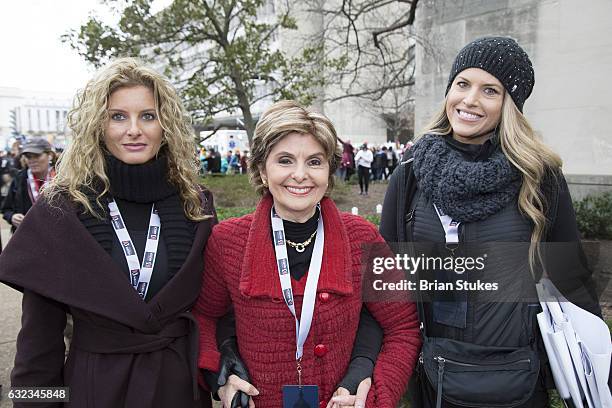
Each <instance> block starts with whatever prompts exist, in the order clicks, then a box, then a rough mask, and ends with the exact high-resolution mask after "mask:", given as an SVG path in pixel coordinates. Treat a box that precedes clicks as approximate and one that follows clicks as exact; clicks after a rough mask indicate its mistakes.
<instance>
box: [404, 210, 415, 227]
mask: <svg viewBox="0 0 612 408" xmlns="http://www.w3.org/2000/svg"><path fill="white" fill-rule="evenodd" d="M413 218H414V209H412V210H410V211H408V213H406V219H405V222H406V224H408V223H409V222H410V221H412V219H413Z"/></svg>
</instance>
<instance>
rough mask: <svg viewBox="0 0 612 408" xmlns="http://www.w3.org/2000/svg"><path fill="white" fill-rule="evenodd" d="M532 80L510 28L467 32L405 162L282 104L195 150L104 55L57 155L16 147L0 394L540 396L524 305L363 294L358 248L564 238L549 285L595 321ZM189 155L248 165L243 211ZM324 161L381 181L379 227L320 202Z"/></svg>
mask: <svg viewBox="0 0 612 408" xmlns="http://www.w3.org/2000/svg"><path fill="white" fill-rule="evenodd" d="M533 84H534V72H533V68H532V65H531V61H530V60H529V57H528V56H527V54H526V53H525V52H524V51H523V49H522V48H521V47H520V46H519V45H518V44H517V43H516V42H515V41H514V40H512V39H509V38H503V37H494V38H484V39H480V40H477V41H474V42H472V43H470V44H468V45H467V46H466V47H465V48H464V49H463V50H461V52H460V53H459V55H458V56H457V58H456V60H455V63H454V65H453V67H452V69H451V72H450V75H449V81H448V86H447V89H446V94H445V97H444V102H443V104H442V106H441V108H440V111H439V112H438V114H437V115H436V116H435V117H434V118H433V120H432V124H431V125H429V126H428V127H427V130H426V132H425V134H424V135H422V137H420V138H419V139H418V140H417V141H416V143H415V144H414V145H413V146H412V147H411V148H410V149H409V150H407V151H406V152H402V153H403V157H402V158H401V159H400V154H399V152H398V151H397V149H394V148H389V146H385V147H386V148H385V147H381V148H380V149H370V148H368V146H367V145H366V144H364V145H362V146H360V148H359V149H357V150H355V149H354V148H353V146H352V145H351V144H350V142H348V141H346V142H343V143H342V144H340V141H339V139H338V137H337V132H336V129H335V127H334V125H333V123H332V122H331V121H330V120H329V119H328V118H327V117H326V116H325V115H323V114H321V113H317V112H315V111H313V110H310V109H308V108H306V107H303V106H300V105H299V104H298V103H296V102H293V101H280V102H277V103H274V104H273V105H272V106H270V107H269V108H268V109H267V110H265V112H264V113H263V114H262V116H261V118H260V119H259V121H258V123H257V126H256V129H255V134H254V137H253V141H252V144H251V146H250V149H251V150H250V152H249V154H248V155H247V154H246V152H237V151H234V152H227V154H226V155H225V156H224V157H221V156H220V155H219V153H218V152H216V151H213V150H210V151H201V152H200V157H198V155H197V150H196V149H194V146H193V134H192V133H193V130H192V128H191V125H190V123H189V121H188V119H187V118H188V115H187V113H186V112H185V109H184V107H183V105H182V103H181V100H180V98H179V95H178V93H177V91H176V90H175V89H174V87H173V86H172V85H171V84H170V82H169V80H168V79H167V78H165V77H164V76H163V75H161V74H159V73H158V72H156V71H155V70H153V69H151V68H149V67H147V66H146V65H144V64H143V63H142V62H140V61H138V60H136V59H132V58H121V59H117V60H115V61H113V62H111V63H109V64H108V65H107V66H105V67H102V68H101V69H100V71H98V72H97V73H96V75H95V76H94V77H93V78H92V79H91V80H90V81H89V82H88V83H87V84H86V86H85V87H84V89H83V90H82V91H80V93H79V95H78V97H77V98H76V99H75V101H76V102H75V106H74V108H73V110H72V111H71V113H70V114H69V116H68V124H69V126H70V128H71V130H72V132H73V140H72V142H71V144H70V146H69V147H68V149H67V150H66V152H64V153H63V155H62V156H61V158H60V159H59V161H58V163H57V165H56V167H55V168H51V167H50V163H51V161H52V155H51V151H50V150H49V149H48V148H47V145H46V144H44V143H43V142H42V141H40V140H36V141H30V142H28V143H26V144H25V145H24V146H23V149H22V151H21V156H22V157H25V161H26V164H27V166H28V168H27V169H23V170H21V171H20V173H18V174H17V175H16V176H15V179H14V180H13V183H12V186H13V187H14V188H13V187H11V190H10V191H9V193H8V194H9V195H8V196H7V199H5V204H6V203H10V202H13V203H17V202H18V201H19V200H21V201H22V206H21V207H19V206H17V205H16V204H15V206H14V207H12V210H9V208H8V207H6V208H4V211H5V214H4V216H5V219H6V218H7V217H8V219H9V220H10V222H11V223H12V225H13V227H15V228H16V231H15V234H14V235H13V237H12V238H11V241H10V243H9V245H8V246H7V247H6V248H5V251H4V252H3V253H2V255H0V282H3V283H5V284H7V285H10V286H11V287H13V288H15V289H17V290H20V291H21V292H23V301H22V313H23V316H22V320H21V321H22V327H21V330H20V332H19V336H18V338H17V342H16V357H15V365H14V368H13V370H12V372H11V382H12V386H13V387H52V386H55V387H59V386H66V387H69V388H70V402H69V404H67V405H66V406H73V407H86V406H96V407H100V408H116V407H151V408H155V407H160V408H162V407H163V408H165V407H194V408H195V407H212V400H211V398H212V397H214V398H218V399H220V400H221V401H222V403H223V406H224V407H226V408H230V407H232V408H233V407H241V408H247V407H249V408H254V407H258V408H266V407H269V408H280V407H288V408H303V407H310V408H314V407H320V408H322V407H326V408H336V407H358V408H364V407H366V406H367V407H376V408H395V407H397V405H398V403H399V401H400V399H401V398H402V395H403V394H404V393H405V390H406V387H407V386H408V383H409V380H410V379H411V377H412V378H413V379H414V381H413V382H412V386H411V387H410V388H409V395H410V397H411V399H412V401H413V405H412V406H413V407H415V408H433V407H436V408H458V407H472V408H474V407H488V408H494V407H506V408H511V407H512V408H540V407H547V406H548V394H547V388H551V387H552V382H551V380H550V370H549V368H548V366H547V362H546V355H545V352H544V351H543V349H542V348H541V347H539V346H540V345H541V344H540V341H541V339H540V340H538V339H539V334H538V332H537V321H536V319H535V317H534V311H536V310H537V309H536V307H538V305H537V304H535V305H534V304H526V303H525V302H521V301H508V302H485V301H483V300H482V299H481V298H480V297H478V296H477V295H474V297H472V296H470V297H466V296H463V295H461V294H457V296H456V298H452V299H450V300H449V299H448V298H445V299H443V300H441V299H439V298H436V297H434V298H433V301H430V302H426V301H423V300H422V299H421V297H420V296H419V297H418V298H417V299H415V298H413V297H402V298H401V299H398V298H395V297H391V296H390V295H387V294H385V295H384V296H382V297H380V298H377V299H365V298H364V293H365V291H366V290H367V274H364V269H366V265H364V263H363V262H364V257H365V256H366V253H368V251H369V250H370V248H372V247H379V248H381V251H382V253H383V254H385V255H386V256H389V257H393V255H394V254H393V252H391V249H390V247H389V246H388V244H390V243H394V242H402V243H411V242H419V241H421V242H428V243H440V244H441V247H442V248H443V250H444V251H447V252H448V254H446V252H445V254H446V255H448V256H449V257H451V258H452V257H453V256H454V252H453V251H455V250H456V249H457V246H459V245H461V244H463V243H464V242H472V243H473V242H477V243H478V242H491V241H499V242H507V241H512V242H515V243H527V244H528V245H529V244H538V243H540V242H547V241H563V242H575V243H576V252H575V253H567V254H565V256H566V257H571V258H572V261H573V263H572V265H573V266H575V267H577V269H576V270H574V271H573V273H574V274H573V275H572V276H571V278H572V279H571V280H570V281H569V284H568V282H567V281H566V282H564V283H565V284H564V285H563V286H562V287H563V288H564V290H568V291H569V292H570V293H568V296H569V295H571V293H575V292H576V293H579V294H580V295H581V296H579V297H572V296H569V297H570V299H572V300H575V301H576V302H577V303H578V304H579V305H580V306H581V307H583V308H584V309H585V310H588V311H590V312H591V313H593V314H595V315H597V316H601V310H600V309H599V305H598V303H597V298H596V296H595V294H594V292H593V287H594V285H593V280H592V278H591V276H590V272H589V271H588V268H586V267H583V266H584V265H583V262H584V260H585V256H584V253H583V251H582V248H581V246H580V244H579V239H580V237H579V234H578V231H577V228H576V220H575V215H574V212H573V208H572V202H571V199H570V196H569V193H568V190H567V185H566V183H565V180H564V179H563V175H562V173H561V170H560V166H561V161H560V158H559V157H558V156H557V155H556V154H555V153H553V152H552V151H551V150H550V149H549V148H547V147H546V146H545V145H544V144H543V143H542V142H541V141H540V140H539V139H538V137H537V136H536V134H535V132H534V131H533V130H532V128H531V127H530V125H529V122H528V121H527V119H526V118H525V116H524V115H523V113H522V109H523V104H524V103H525V101H526V99H527V98H528V97H529V95H530V94H531V91H532V89H533ZM341 146H342V147H341ZM202 156H203V157H204V159H202ZM202 162H203V163H205V166H202ZM223 162H225V163H226V165H225V167H224V165H223ZM202 167H204V168H205V169H206V171H207V172H211V173H220V172H223V169H224V168H225V171H226V172H232V173H237V172H240V173H242V172H245V171H246V172H247V173H248V174H249V176H250V181H251V183H252V186H253V188H254V190H255V191H256V192H257V193H259V194H260V196H261V199H260V201H259V204H258V205H257V208H256V210H255V211H254V212H253V213H251V214H248V215H245V216H242V217H240V218H232V219H228V220H224V221H222V222H218V220H217V219H216V212H215V209H214V202H213V197H212V195H211V193H210V192H209V191H208V190H207V189H206V187H205V186H202V185H201V177H200V174H199V173H201V172H202ZM337 170H338V171H340V172H341V174H342V175H343V177H344V179H347V178H350V177H351V174H352V173H353V172H357V174H358V177H359V181H360V187H361V190H362V193H363V194H367V193H368V184H369V181H370V179H371V178H373V179H374V180H380V179H382V178H383V177H389V176H390V181H389V188H388V191H387V194H386V197H385V202H384V206H383V212H382V216H381V224H380V229H377V228H376V227H375V226H374V225H373V224H371V223H369V222H367V221H366V220H365V219H363V218H360V217H358V216H355V215H351V214H348V213H342V212H340V211H339V210H338V209H337V207H336V205H335V204H334V202H333V200H332V199H331V198H329V192H330V191H331V190H332V189H333V188H334V184H335V182H336V178H335V177H334V174H335V173H336V171H337ZM371 171H372V172H371ZM20 175H21V176H20ZM20 177H21V178H20ZM43 186H44V188H42V190H41V187H43ZM12 190H14V193H11V191H12ZM11 194H14V196H13V199H12V200H9V199H8V197H10V196H11ZM28 200H29V201H28ZM26 212H27V213H28V215H27V216H26V217H24V216H23V215H24V214H25V213H26ZM568 259H569V258H568ZM529 261H530V262H529V265H530V267H533V265H534V264H536V263H537V262H538V257H537V253H535V252H532V251H531V250H530V252H529ZM568 263H569V261H568ZM497 267H498V265H496V264H487V266H486V268H489V269H493V268H497ZM578 267H580V268H578ZM436 272H442V271H436ZM451 272H452V273H454V271H450V272H449V273H451ZM532 272H535V268H534V269H532ZM508 273H510V274H511V273H513V271H509V272H508ZM534 275H535V273H534ZM402 276H403V275H402ZM551 278H555V276H551ZM510 279H512V278H510ZM420 294H421V292H419V295H420ZM398 300H401V301H398ZM67 314H68V315H70V316H71V317H72V319H73V325H74V335H73V338H72V341H71V343H70V345H69V349H68V353H67V358H65V355H66V354H65V353H66V349H65V343H64V339H63V332H64V328H65V327H66V322H67ZM517 356H520V358H518V357H517ZM432 373H433V374H432ZM413 374H414V375H413ZM14 406H15V407H17V408H20V407H26V406H31V405H30V404H28V403H27V402H15V404H14ZM37 406H40V407H49V408H51V407H54V408H55V407H59V406H62V404H61V403H54V402H47V403H40V404H39V405H37Z"/></svg>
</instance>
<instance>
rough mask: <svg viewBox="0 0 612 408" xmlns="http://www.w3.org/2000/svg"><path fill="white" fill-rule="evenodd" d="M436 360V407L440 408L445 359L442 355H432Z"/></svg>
mask: <svg viewBox="0 0 612 408" xmlns="http://www.w3.org/2000/svg"><path fill="white" fill-rule="evenodd" d="M434 360H436V361H437V362H438V391H437V395H436V408H442V379H443V378H444V363H445V362H446V359H445V358H444V357H442V356H437V357H434Z"/></svg>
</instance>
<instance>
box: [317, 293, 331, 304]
mask: <svg viewBox="0 0 612 408" xmlns="http://www.w3.org/2000/svg"><path fill="white" fill-rule="evenodd" d="M330 297H331V296H329V293H327V292H321V293H319V300H320V301H321V302H327V301H329V299H330Z"/></svg>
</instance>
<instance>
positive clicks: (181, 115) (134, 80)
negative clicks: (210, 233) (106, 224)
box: [44, 58, 210, 221]
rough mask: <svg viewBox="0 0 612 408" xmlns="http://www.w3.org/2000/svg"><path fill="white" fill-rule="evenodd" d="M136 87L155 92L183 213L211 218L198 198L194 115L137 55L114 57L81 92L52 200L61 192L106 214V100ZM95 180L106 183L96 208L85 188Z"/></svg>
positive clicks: (170, 177)
mask: <svg viewBox="0 0 612 408" xmlns="http://www.w3.org/2000/svg"><path fill="white" fill-rule="evenodd" d="M134 86H145V87H147V88H148V89H150V90H151V91H152V92H153V97H154V100H155V111H156V114H157V117H158V118H159V123H160V125H161V127H162V129H163V136H162V143H161V147H160V151H162V149H163V150H164V152H165V154H166V155H167V157H168V180H169V182H170V183H171V184H173V185H174V186H176V187H177V189H178V191H179V195H180V197H181V199H182V201H183V203H184V211H185V215H186V216H187V217H188V218H190V219H192V220H194V221H199V220H203V219H206V218H209V217H210V216H207V215H204V213H203V211H202V205H201V202H200V194H199V193H200V191H199V188H198V182H199V180H198V167H199V166H198V160H197V156H196V149H195V138H194V135H193V129H192V127H191V123H190V122H191V121H190V118H189V116H188V115H187V113H186V111H185V109H184V108H183V105H182V103H181V101H180V98H179V96H178V94H177V92H176V90H175V89H174V87H173V86H172V84H171V83H170V82H169V80H168V79H167V78H165V77H164V76H162V75H160V74H159V73H157V72H155V71H154V70H153V69H151V68H149V67H147V66H145V65H144V64H143V63H142V62H141V61H139V60H137V59H135V58H120V59H116V60H114V61H113V62H111V63H110V64H108V65H106V66H105V67H103V68H102V69H101V70H100V71H98V73H97V74H96V76H95V77H94V78H93V79H92V80H90V81H89V82H88V83H87V85H86V86H85V88H84V89H83V90H81V91H79V93H78V94H77V96H76V97H75V100H74V107H73V108H72V109H71V111H70V113H69V114H68V127H69V128H70V129H71V130H72V133H73V137H72V141H71V143H70V145H69V146H68V148H67V150H66V151H65V152H64V153H63V154H62V156H61V157H60V159H59V161H58V164H57V175H56V177H55V179H54V180H53V181H52V182H51V183H49V185H48V187H47V188H45V190H44V194H45V195H46V197H47V198H48V200H49V201H50V202H51V201H53V199H55V198H57V197H58V196H59V195H67V196H68V197H69V198H70V199H72V200H73V201H74V202H76V203H78V204H81V205H82V206H83V207H84V208H85V210H86V211H87V212H89V213H91V214H93V215H94V216H96V217H98V218H102V217H103V214H104V213H105V211H104V209H103V206H102V204H101V201H100V198H101V197H102V196H104V195H105V194H107V193H108V192H109V191H110V182H109V179H108V177H107V175H106V172H105V168H104V165H105V160H104V155H105V153H107V150H106V146H105V143H104V129H105V126H106V124H107V122H108V120H109V115H108V101H109V98H110V95H111V94H112V93H113V92H114V91H116V90H117V89H120V88H126V87H134ZM95 182H98V183H99V182H101V183H102V191H96V193H97V197H96V203H97V205H98V207H99V208H98V209H96V208H93V206H92V205H91V203H90V202H89V200H88V199H87V196H86V195H85V194H84V191H85V190H86V189H89V190H92V189H93V185H94V183H95ZM100 210H102V211H100Z"/></svg>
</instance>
